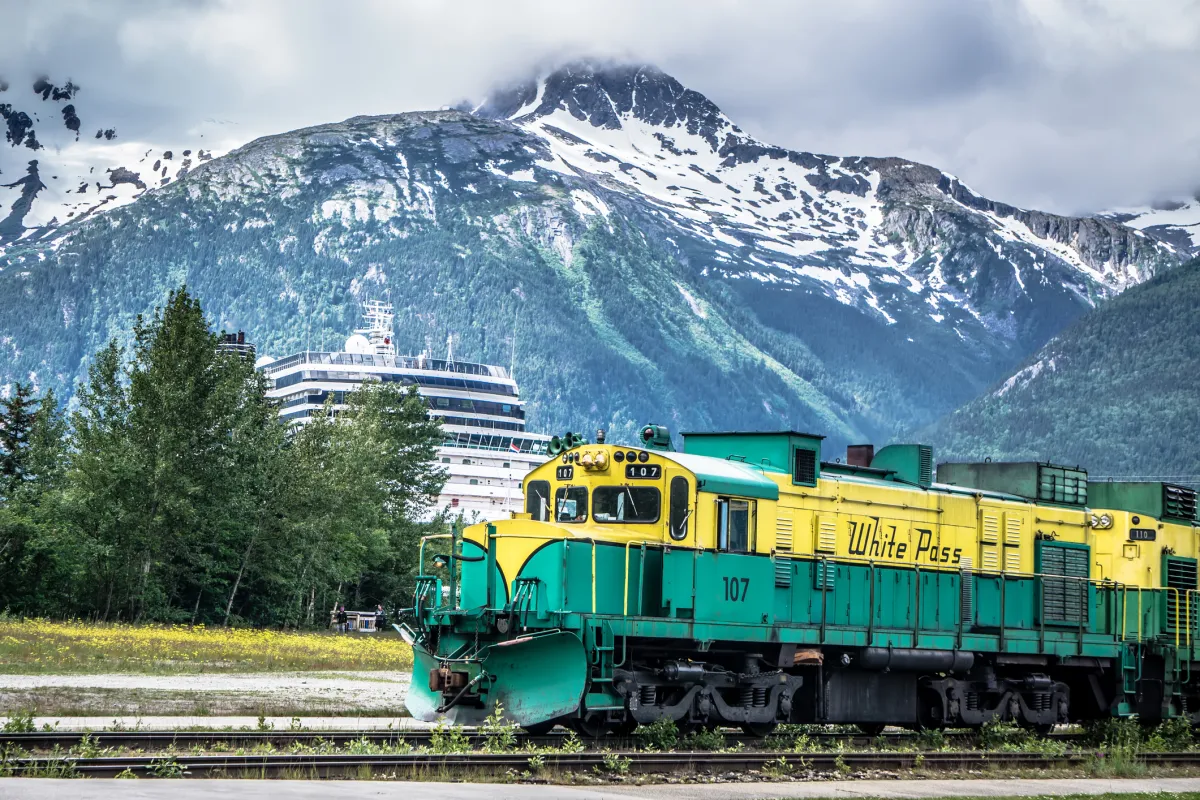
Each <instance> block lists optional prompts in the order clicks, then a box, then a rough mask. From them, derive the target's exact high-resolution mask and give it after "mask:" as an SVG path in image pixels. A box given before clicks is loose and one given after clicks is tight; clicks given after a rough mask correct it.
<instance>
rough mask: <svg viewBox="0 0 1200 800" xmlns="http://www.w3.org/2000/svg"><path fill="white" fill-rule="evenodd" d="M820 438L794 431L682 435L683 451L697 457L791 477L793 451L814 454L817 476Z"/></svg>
mask: <svg viewBox="0 0 1200 800" xmlns="http://www.w3.org/2000/svg"><path fill="white" fill-rule="evenodd" d="M824 438H825V437H823V436H815V435H813V434H811V433H799V432H797V431H770V432H754V431H744V432H738V433H685V434H683V451H684V453H689V454H692V455H698V456H710V457H712V458H720V459H734V460H736V461H741V462H744V463H746V464H748V465H751V466H755V467H761V468H762V469H765V470H770V471H771V472H783V473H788V474H791V472H792V463H793V459H794V458H795V456H794V454H795V452H796V450H809V451H812V452H813V453H815V454H816V458H815V461H816V464H817V466H818V473H819V469H820V463H821V440H822V439H824Z"/></svg>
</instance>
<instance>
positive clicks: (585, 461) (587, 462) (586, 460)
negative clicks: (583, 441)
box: [579, 453, 595, 469]
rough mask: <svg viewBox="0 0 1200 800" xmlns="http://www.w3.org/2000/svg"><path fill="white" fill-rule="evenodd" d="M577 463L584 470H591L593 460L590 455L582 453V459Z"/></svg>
mask: <svg viewBox="0 0 1200 800" xmlns="http://www.w3.org/2000/svg"><path fill="white" fill-rule="evenodd" d="M579 463H580V464H582V465H583V468H584V469H591V468H592V465H593V464H595V460H594V459H593V458H592V454H591V453H584V454H583V458H581V459H579Z"/></svg>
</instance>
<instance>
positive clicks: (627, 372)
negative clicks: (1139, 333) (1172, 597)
mask: <svg viewBox="0 0 1200 800" xmlns="http://www.w3.org/2000/svg"><path fill="white" fill-rule="evenodd" d="M471 111H472V112H474V113H467V112H464V111H444V112H422V113H408V114H399V115H394V116H386V117H373V118H364V117H360V118H354V119H351V120H347V121H346V122H343V123H337V124H331V125H322V126H318V127H314V128H308V129H305V130H301V131H294V132H291V133H287V134H281V135H279V136H272V137H267V138H265V139H261V140H258V141H256V142H253V143H251V144H249V145H247V146H245V147H242V148H240V149H238V150H236V151H234V152H231V153H229V154H228V155H226V156H224V157H221V158H216V159H213V160H212V161H209V162H208V163H205V164H203V165H200V166H198V167H195V168H193V169H192V170H191V171H190V172H189V173H187V174H186V175H183V176H181V177H180V178H179V179H178V180H176V181H174V182H173V183H171V184H170V185H168V186H165V187H162V188H159V189H155V190H152V191H148V192H146V193H145V194H144V195H143V196H142V197H141V198H140V199H138V200H137V201H136V202H133V203H130V204H128V205H126V206H124V207H121V208H117V209H115V210H112V211H108V212H106V213H103V214H99V215H95V216H92V217H90V218H88V219H84V220H82V221H79V222H72V223H70V224H67V225H65V226H62V227H60V228H57V229H52V230H49V229H48V230H47V231H46V232H45V233H44V234H43V235H42V238H41V239H40V240H39V241H36V242H30V241H28V240H23V241H20V242H18V243H16V244H10V245H9V248H8V250H7V252H6V253H4V254H0V268H2V269H3V271H2V272H0V345H2V346H3V350H2V351H0V377H2V379H3V380H4V381H5V382H11V381H13V380H24V379H28V378H29V377H33V378H35V379H36V380H37V381H38V382H39V383H41V384H44V385H55V386H60V387H69V386H70V384H71V383H72V381H74V380H76V379H77V378H78V377H79V375H80V374H81V371H82V370H83V369H84V368H85V366H86V357H87V354H88V353H90V352H91V351H93V350H94V349H95V348H96V347H98V346H99V345H100V344H102V342H103V341H104V339H105V338H107V337H108V336H110V335H112V334H114V333H116V332H118V331H120V330H122V329H123V328H125V327H127V326H128V324H129V323H130V322H131V321H132V319H133V316H134V315H135V314H137V313H139V312H142V311H144V310H146V309H147V308H149V307H152V306H153V304H154V303H155V302H158V301H160V300H161V298H162V297H163V295H164V294H165V292H166V290H167V289H168V288H170V287H171V286H173V285H175V284H178V283H180V282H182V281H187V282H188V284H189V285H190V286H191V287H192V288H193V289H194V290H196V291H197V292H198V294H199V296H200V297H201V298H202V299H203V300H204V302H205V305H206V308H207V309H208V311H209V313H211V314H214V315H215V316H217V317H218V319H219V320H220V323H221V325H223V326H224V327H226V328H234V327H240V328H245V329H246V330H247V331H248V332H249V334H250V335H251V337H252V338H253V339H255V340H256V341H257V342H258V344H259V348H260V352H264V353H270V354H272V355H277V356H278V355H282V354H283V353H284V352H285V351H289V350H292V349H297V348H300V347H302V346H304V345H306V344H312V345H313V346H314V347H317V346H321V345H324V346H336V345H337V344H339V343H340V341H341V339H342V337H344V335H345V334H346V333H347V332H348V331H349V330H350V329H351V328H353V327H354V324H355V321H356V316H357V303H358V301H359V300H360V299H365V298H368V297H373V298H387V299H390V300H391V301H392V302H393V303H394V304H395V305H396V310H397V319H398V322H397V337H398V341H400V342H401V343H402V346H403V344H404V343H407V345H408V348H409V349H411V350H413V351H416V350H419V349H421V347H422V345H423V344H424V342H425V341H426V340H427V339H432V340H433V341H444V340H445V338H446V335H447V333H450V332H455V333H457V335H458V339H459V341H458V344H457V345H456V354H457V355H458V356H459V357H462V358H467V359H474V360H490V361H493V362H499V363H505V362H506V361H507V359H508V356H509V344H508V340H509V338H510V337H511V338H512V339H515V346H516V351H517V363H518V369H517V377H518V379H519V380H520V381H521V384H522V387H523V390H524V392H525V394H526V397H527V398H528V399H529V400H530V406H529V411H530V423H531V425H533V426H534V427H535V428H538V429H543V430H558V429H560V428H563V427H568V426H569V427H572V428H574V429H577V430H578V429H581V428H582V429H585V430H586V429H589V428H591V427H594V426H596V425H606V426H608V427H610V428H615V429H616V430H617V431H626V432H631V431H632V430H633V426H635V425H636V424H637V423H638V422H642V421H646V420H649V419H654V420H661V421H664V422H667V423H669V424H671V425H673V426H676V427H685V428H687V427H697V428H708V427H730V426H738V427H748V428H779V427H797V428H810V429H813V430H816V431H820V432H825V433H828V434H830V435H831V436H832V437H833V438H834V441H835V442H836V443H838V444H844V443H845V442H846V441H849V440H854V439H863V438H872V439H879V438H886V437H889V436H893V435H896V434H897V433H899V432H901V431H904V430H907V429H910V428H912V427H915V426H918V425H921V424H925V423H928V422H930V421H931V420H933V419H935V418H936V416H937V415H939V414H941V413H943V412H945V411H946V410H949V409H951V408H954V407H956V406H958V405H961V404H962V403H963V402H965V401H967V400H968V399H970V398H971V397H973V396H975V395H976V394H977V393H978V392H979V391H981V390H982V389H983V388H984V387H986V386H987V385H989V384H990V383H992V382H994V381H995V380H996V379H998V378H999V377H1001V376H1003V375H1004V374H1007V373H1008V372H1009V371H1011V369H1012V368H1013V367H1014V366H1015V365H1016V364H1017V363H1019V362H1020V361H1021V359H1023V358H1024V357H1025V356H1026V355H1027V354H1028V353H1029V352H1031V351H1032V350H1033V349H1034V348H1036V347H1038V346H1040V345H1041V344H1042V343H1044V341H1045V340H1046V339H1047V338H1048V337H1049V336H1051V335H1053V334H1054V333H1055V332H1057V331H1058V330H1059V329H1060V328H1061V327H1062V326H1063V325H1064V324H1066V323H1067V322H1068V321H1070V320H1071V319H1073V318H1074V317H1076V316H1078V315H1079V314H1080V313H1082V312H1083V311H1085V310H1086V309H1089V308H1091V306H1092V305H1093V304H1094V303H1095V302H1096V301H1097V300H1098V299H1100V298H1103V297H1107V296H1110V295H1112V294H1115V293H1116V292H1118V291H1120V290H1122V289H1123V288H1124V287H1126V286H1128V285H1132V284H1135V283H1138V282H1140V281H1142V280H1144V279H1146V278H1147V277H1149V276H1150V275H1153V274H1154V273H1156V272H1159V271H1161V270H1164V269H1166V268H1169V267H1171V266H1173V265H1174V264H1176V263H1177V262H1178V256H1177V255H1176V253H1175V252H1174V250H1173V249H1172V248H1171V247H1170V246H1169V245H1165V244H1162V243H1159V242H1157V241H1155V240H1154V239H1153V238H1151V237H1147V236H1144V235H1143V234H1141V233H1140V232H1137V231H1134V230H1132V229H1130V228H1127V227H1125V226H1123V225H1121V224H1119V223H1115V222H1112V221H1108V220H1096V219H1075V218H1066V217H1056V216H1053V215H1046V214H1041V213H1039V212H1029V211H1024V210H1021V209H1016V208H1013V207H1010V206H1005V205H1003V204H999V203H995V202H993V201H990V200H987V199H985V198H982V197H979V196H978V195H976V194H974V193H972V192H971V191H970V190H969V189H967V188H966V187H965V186H963V185H962V184H961V183H960V182H959V181H957V179H955V178H953V177H951V176H948V175H946V174H944V173H942V172H940V171H938V170H936V169H933V168H931V167H926V166H923V165H920V164H914V163H912V162H907V161H903V160H900V159H873V158H839V157H834V156H823V155H815V154H811V153H801V152H795V151H789V150H785V149H783V148H777V147H771V146H769V145H765V144H762V143H760V142H758V141H757V140H755V139H753V138H752V137H749V136H747V135H745V134H744V133H743V132H741V131H740V130H739V129H738V128H737V127H736V126H735V125H733V123H732V122H731V121H729V120H728V119H727V118H726V117H725V116H724V115H723V114H722V113H721V112H720V111H719V109H717V107H716V106H715V105H713V104H712V103H711V102H709V101H708V100H707V99H705V98H704V97H703V96H702V95H699V94H698V93H696V92H693V91H690V90H687V89H685V88H684V87H683V86H681V85H680V84H679V83H678V82H677V81H675V80H674V79H672V78H670V77H669V76H667V75H664V74H663V73H661V72H658V71H657V70H654V69H652V68H647V67H607V68H598V67H595V66H589V65H576V66H572V67H568V68H564V69H562V70H559V71H557V72H555V73H553V74H551V75H550V76H548V77H547V78H546V79H545V80H542V81H540V82H534V83H531V84H528V85H525V86H519V87H516V88H515V89H512V90H507V91H504V92H499V93H497V94H496V95H494V96H493V97H492V98H491V99H489V100H488V101H486V102H484V103H482V104H479V105H477V106H474V107H472V109H471Z"/></svg>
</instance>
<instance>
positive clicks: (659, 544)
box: [592, 539, 694, 617]
mask: <svg viewBox="0 0 1200 800" xmlns="http://www.w3.org/2000/svg"><path fill="white" fill-rule="evenodd" d="M635 544H636V545H638V546H639V547H640V548H641V550H642V555H641V564H639V569H640V570H641V572H640V573H639V576H638V616H639V617H640V616H641V615H642V593H643V589H642V584H643V582H644V578H645V575H646V546H647V545H649V546H651V547H661V548H663V549H666V548H667V547H668V546H669V545H667V543H666V542H644V541H643V542H635V541H634V540H633V539H630V540H629V541H627V542H626V543H625V590H624V594H623V596H622V598H621V600H622V602H623V603H624V605H623V606H622V608H621V614H622V616H626V617H628V616H629V548H630V547H632V546H633V545H635ZM592 553H593V558H594V556H595V551H594V550H593V551H592ZM595 574H596V568H595V562H594V561H593V563H592V575H593V576H595ZM693 582H694V579H693ZM593 583H594V581H593ZM595 606H596V598H595V596H594V595H593V597H592V611H593V612H595V610H596V609H595Z"/></svg>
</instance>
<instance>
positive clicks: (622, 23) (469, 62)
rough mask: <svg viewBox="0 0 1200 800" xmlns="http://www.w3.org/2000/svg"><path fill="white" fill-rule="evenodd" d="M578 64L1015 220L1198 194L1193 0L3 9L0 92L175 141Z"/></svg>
mask: <svg viewBox="0 0 1200 800" xmlns="http://www.w3.org/2000/svg"><path fill="white" fill-rule="evenodd" d="M581 57H601V58H617V59H622V60H631V61H639V62H647V63H653V64H656V65H658V66H659V67H661V68H662V69H664V70H666V71H667V72H669V73H671V74H673V75H674V76H675V77H677V78H678V79H679V80H680V81H682V82H683V83H684V84H685V85H687V86H689V87H691V88H693V89H696V90H697V91H700V92H701V93H703V94H706V95H707V96H708V97H710V98H711V99H712V100H713V101H714V102H716V104H717V105H718V106H720V107H721V108H722V109H723V110H724V111H725V112H726V113H727V114H729V116H730V117H732V118H733V120H734V122H736V123H738V124H739V125H741V127H742V128H743V129H745V130H747V131H748V132H750V133H752V134H754V135H756V136H758V137H759V138H761V139H764V140H766V141H768V142H771V143H774V144H781V145H785V146H788V147H792V148H796V149H803V150H812V151H817V152H826V153H834V154H839V155H879V156H883V155H899V156H905V157H907V158H912V159H916V160H918V161H924V162H926V163H930V164H933V165H935V166H937V167H940V168H942V169H945V170H947V171H949V172H953V173H955V174H956V175H958V176H959V177H960V178H962V179H963V180H964V181H965V182H966V183H967V184H969V185H970V186H972V187H973V188H974V189H976V190H977V191H980V192H982V193H984V194H986V195H988V196H989V197H992V198H994V199H997V200H1003V201H1006V202H1011V203H1014V204H1017V205H1021V206H1025V207H1033V208H1042V209H1045V210H1050V211H1058V212H1066V213H1071V212H1083V211H1089V210H1096V209H1102V208H1109V207H1114V206H1121V205H1130V204H1137V203H1142V202H1147V201H1150V200H1152V199H1155V198H1164V197H1169V196H1177V195H1181V194H1190V193H1192V192H1194V191H1195V190H1196V189H1197V188H1200V125H1198V124H1197V123H1198V117H1200V0H1110V2H1101V0H877V1H875V2H870V1H868V0H861V1H859V0H828V2H804V1H803V0H791V1H790V2H786V1H784V2H772V1H768V0H763V2H735V1H734V0H596V1H594V2H593V1H591V0H586V1H584V0H576V1H575V2H567V1H566V0H545V1H544V2H543V1H535V0H514V1H513V2H502V1H501V0H491V1H485V0H480V1H479V2H467V0H459V1H458V2H441V1H440V0H409V1H408V2H400V0H395V1H393V2H382V0H380V1H377V2H373V1H371V0H359V1H358V2H347V1H346V0H336V2H335V0H329V1H328V2H317V1H316V0H236V1H235V0H177V1H172V0H107V1H106V2H89V1H87V0H0V77H5V78H7V79H8V81H9V82H10V83H12V84H13V85H14V86H17V85H18V84H21V83H24V82H25V81H27V80H30V79H32V78H33V77H34V76H35V75H37V74H48V75H49V76H50V77H51V78H52V79H53V80H55V81H57V82H62V81H65V80H66V79H68V78H70V79H73V80H74V81H75V82H76V83H78V84H80V85H81V86H82V87H83V94H81V96H80V105H81V108H86V109H88V113H89V114H90V115H91V117H92V120H95V118H96V117H97V116H98V115H104V116H105V117H106V118H107V119H106V121H105V123H104V124H106V125H108V124H114V125H116V126H117V127H118V130H119V132H120V133H121V135H123V136H126V137H128V136H135V137H141V138H145V139H147V140H148V141H162V142H163V143H164V144H168V143H169V142H170V141H175V142H178V141H180V137H185V136H186V135H187V134H188V132H189V131H192V132H195V131H196V130H199V129H206V130H208V133H207V134H206V135H207V136H208V141H210V142H212V141H214V138H218V137H220V136H222V135H223V136H224V137H225V138H227V139H228V140H230V141H237V142H241V141H247V140H249V139H251V138H254V137H256V136H259V135H263V134H268V133H274V132H278V131H281V130H286V129H290V128H295V127H299V126H302V125H309V124H317V123H321V122H329V121H334V120H340V119H344V118H346V117H349V116H354V115H357V114H382V113H393V112H398V111H409V110H415V109H427V108H438V107H441V106H443V105H446V104H451V103H454V102H456V101H458V100H461V99H464V98H477V97H479V96H481V95H482V94H484V93H486V91H487V89H488V88H489V86H490V85H492V84H494V83H495V82H498V81H499V82H504V81H508V80H512V79H515V78H518V77H521V76H523V75H525V74H528V73H529V72H530V71H532V70H536V69H544V68H546V67H548V66H553V65H554V64H556V63H560V62H563V61H566V60H570V59H575V58H581ZM87 124H89V125H90V124H91V121H88V122H87ZM214 126H215V127H216V128H217V129H218V131H219V132H218V133H216V134H214V133H213V132H212V131H213V129H214Z"/></svg>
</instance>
